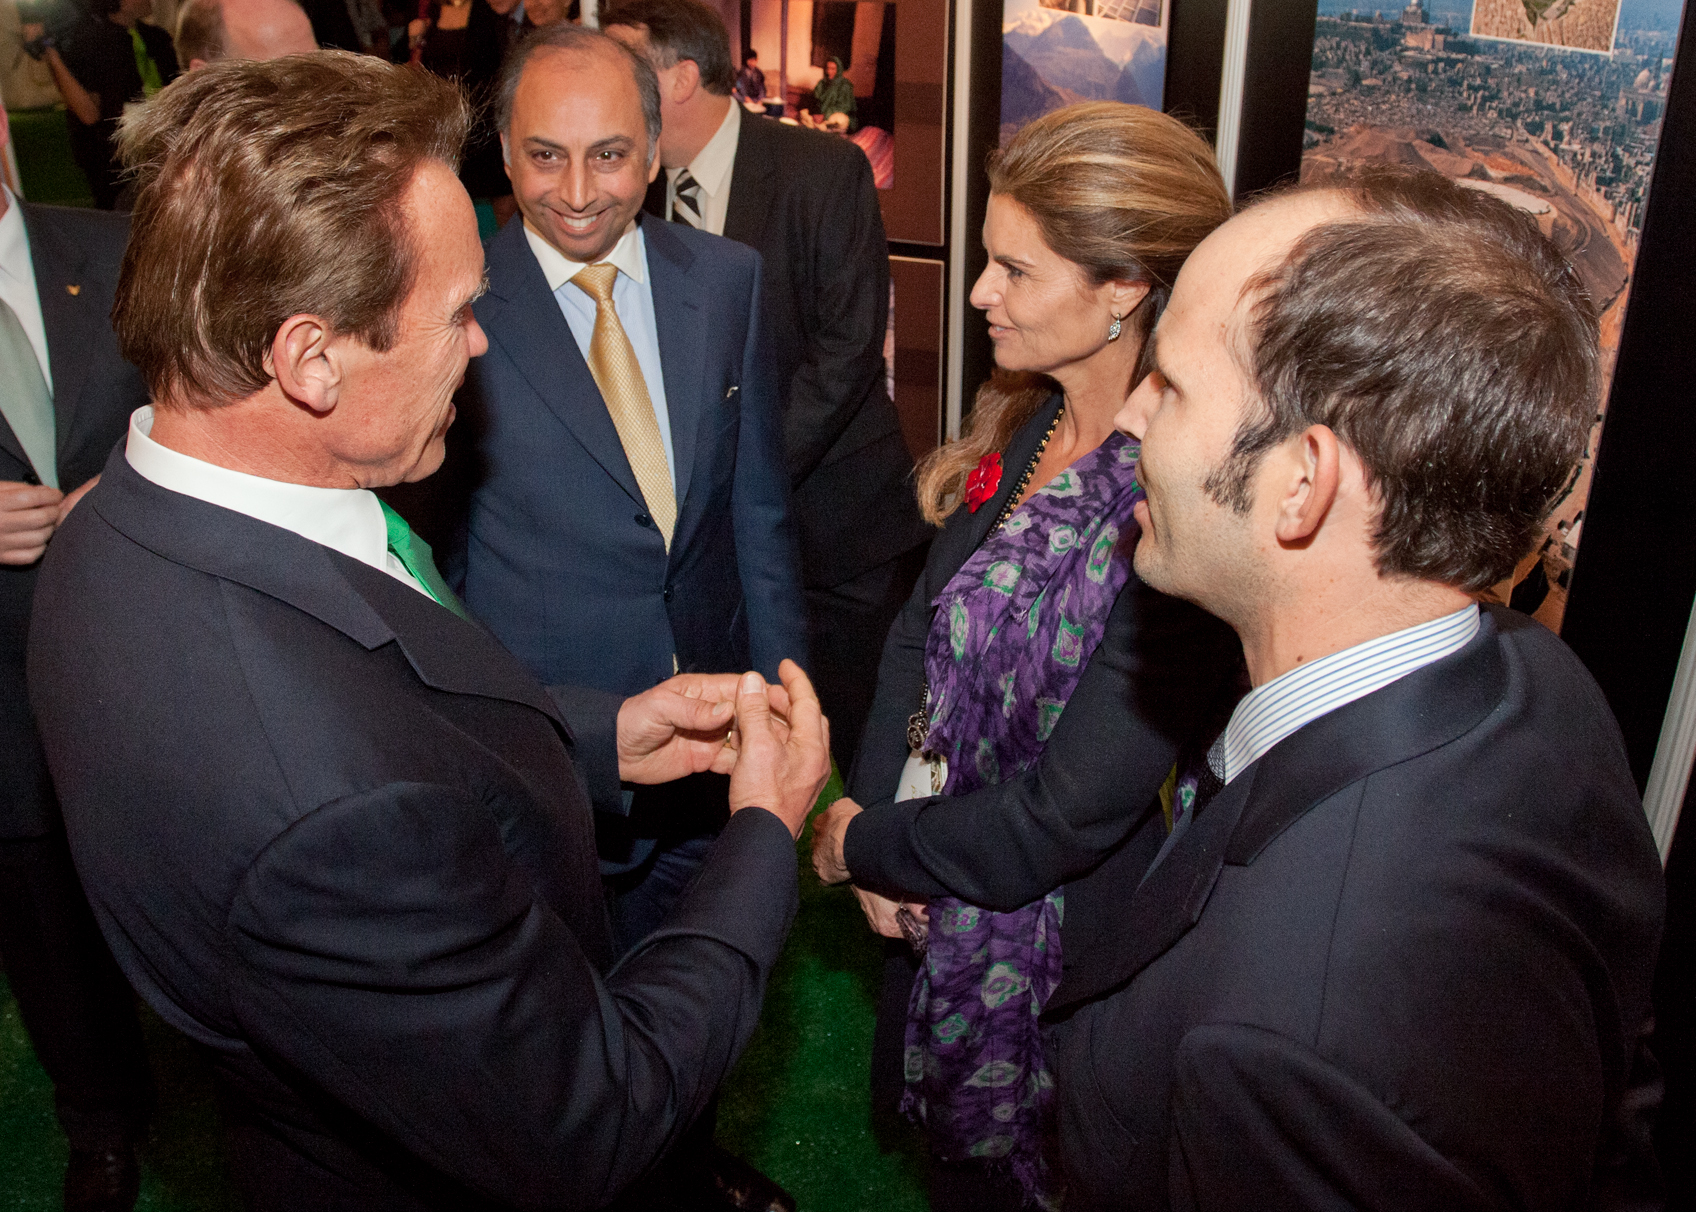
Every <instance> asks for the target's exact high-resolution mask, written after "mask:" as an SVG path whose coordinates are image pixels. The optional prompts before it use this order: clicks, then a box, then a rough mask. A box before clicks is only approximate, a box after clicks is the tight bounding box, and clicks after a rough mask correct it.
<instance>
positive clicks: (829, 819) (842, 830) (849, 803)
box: [813, 796, 861, 884]
mask: <svg viewBox="0 0 1696 1212" xmlns="http://www.w3.org/2000/svg"><path fill="white" fill-rule="evenodd" d="M860 812H861V808H860V806H859V805H858V804H856V803H855V802H854V801H853V800H851V799H849V798H848V797H847V796H843V797H842V798H841V799H839V800H837V801H836V802H835V803H834V804H832V805H831V806H830V807H828V808H826V809H825V810H824V811H823V812H821V813H819V814H818V815H817V816H815V817H814V818H813V870H814V871H816V872H817V873H818V877H819V883H821V884H841V883H846V882H847V880H848V863H847V860H846V859H844V858H843V856H842V843H843V839H844V838H846V837H847V836H848V822H849V821H851V820H853V819H854V818H855V817H857V816H859V815H860Z"/></svg>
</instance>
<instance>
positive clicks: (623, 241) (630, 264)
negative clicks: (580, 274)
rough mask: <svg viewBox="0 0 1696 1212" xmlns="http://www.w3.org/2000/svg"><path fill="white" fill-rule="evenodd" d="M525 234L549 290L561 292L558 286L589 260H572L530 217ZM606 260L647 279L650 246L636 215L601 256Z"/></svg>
mask: <svg viewBox="0 0 1696 1212" xmlns="http://www.w3.org/2000/svg"><path fill="white" fill-rule="evenodd" d="M524 238H525V239H526V240H528V241H529V242H530V251H531V252H532V253H533V254H535V257H536V264H538V265H540V266H541V267H542V276H543V277H544V278H546V279H547V280H548V292H549V293H550V294H557V293H559V288H560V287H562V286H564V285H565V284H566V283H567V282H569V281H571V279H573V278H575V277H576V276H577V271H578V270H580V269H582V268H583V266H584V265H585V264H586V262H583V261H573V260H572V259H571V258H570V257H568V256H566V255H565V254H564V253H562V252H560V250H559V249H557V248H555V247H554V246H553V245H552V244H549V243H548V242H547V240H545V239H544V238H543V237H542V236H541V234H540V233H539V232H537V231H536V229H535V228H534V227H531V226H530V221H529V220H528V219H526V220H525V221H524ZM602 260H604V261H605V262H606V263H608V264H611V265H616V266H617V267H618V272H619V273H621V274H623V275H624V276H625V277H627V278H629V279H631V280H632V281H635V282H646V281H647V280H648V246H647V244H646V242H644V240H643V239H642V224H641V222H640V221H638V220H636V219H632V220H631V221H630V226H629V227H627V228H625V229H624V234H623V235H622V236H620V237H619V238H618V243H617V244H614V245H613V246H612V251H611V252H610V253H608V254H607V255H606V256H605V257H604V258H602Z"/></svg>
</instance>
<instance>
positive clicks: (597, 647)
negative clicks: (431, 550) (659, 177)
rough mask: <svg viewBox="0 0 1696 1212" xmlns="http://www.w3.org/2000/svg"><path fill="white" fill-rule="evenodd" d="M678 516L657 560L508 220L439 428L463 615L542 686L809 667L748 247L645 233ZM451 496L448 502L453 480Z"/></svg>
mask: <svg viewBox="0 0 1696 1212" xmlns="http://www.w3.org/2000/svg"><path fill="white" fill-rule="evenodd" d="M643 231H644V234H645V236H646V240H647V250H648V253H647V255H648V269H649V272H650V274H651V275H652V277H651V281H652V287H653V296H654V317H655V319H656V321H657V322H658V327H659V342H660V365H661V371H662V373H663V375H664V378H665V395H666V406H667V409H668V411H669V412H670V416H671V435H672V446H673V450H674V451H675V455H676V461H677V469H676V487H677V500H678V518H677V527H676V532H675V534H674V535H673V539H672V544H671V551H670V553H669V556H668V553H667V551H666V548H665V544H664V542H663V541H662V540H661V538H660V533H659V531H658V530H657V529H655V527H654V525H653V523H652V522H651V521H650V520H649V519H648V516H647V509H646V505H645V504H644V502H643V499H642V494H641V491H640V490H639V489H638V488H637V486H636V477H635V475H634V473H632V471H631V470H630V462H629V460H628V459H627V458H626V457H625V454H624V447H623V446H622V445H621V444H620V442H619V438H618V432H617V430H616V429H614V428H613V423H612V417H611V416H610V415H609V414H608V412H607V408H606V403H605V402H604V401H603V400H602V398H601V394H600V391H599V389H598V388H597V387H596V386H595V381H594V378H593V377H592V376H591V375H590V373H589V367H588V364H587V363H586V362H585V361H584V360H583V355H582V354H581V353H580V352H579V351H578V348H577V344H576V342H575V341H574V340H573V339H572V335H571V329H570V328H569V327H568V326H567V324H566V322H565V317H564V316H562V315H561V314H560V310H559V304H558V303H557V302H556V301H555V300H554V298H553V295H552V294H551V293H550V292H549V290H548V285H547V280H546V279H545V278H544V276H543V274H542V268H541V266H540V265H538V264H537V262H536V257H535V254H533V253H532V252H531V251H530V247H529V242H528V241H527V240H526V239H525V237H524V226H523V224H522V223H520V222H513V223H509V224H508V225H507V226H506V229H505V230H503V231H502V232H501V233H500V234H498V235H496V236H494V237H493V238H492V239H491V240H490V241H489V243H488V245H487V250H486V255H487V258H488V272H489V291H488V293H487V294H486V295H484V296H483V298H482V299H480V300H479V301H478V302H477V304H476V305H475V312H476V316H477V320H478V322H479V323H480V324H481V325H482V326H483V330H484V332H486V333H487V334H488V337H489V352H488V353H487V354H485V355H484V356H483V357H481V358H478V359H476V360H475V361H473V362H472V364H471V366H470V369H469V370H468V371H467V373H466V379H465V386H464V387H463V389H462V390H461V391H460V394H459V400H458V403H459V409H460V414H459V419H458V421H457V422H456V424H455V426H454V428H453V429H452V430H451V431H450V434H449V442H450V446H452V447H453V454H452V456H451V457H452V458H453V460H454V465H453V467H452V468H451V469H450V471H449V480H450V483H451V482H453V481H454V480H456V479H457V482H458V485H459V488H458V493H459V495H461V498H462V500H463V505H462V506H461V519H460V522H459V524H458V525H457V526H455V527H454V528H453V530H452V532H451V536H452V537H450V538H449V540H448V542H447V543H446V548H447V550H446V551H444V552H443V556H444V559H443V568H444V572H445V574H446V576H447V578H448V580H449V582H450V583H451V584H452V585H453V586H454V588H455V589H457V590H458V591H459V592H460V594H461V596H462V597H463V598H464V599H465V603H466V605H467V606H468V607H469V608H470V610H471V612H472V613H473V614H474V615H476V616H477V618H478V619H480V620H482V622H483V623H485V624H486V625H487V626H488V627H489V629H490V630H491V631H493V632H494V633H495V635H496V636H498V637H499V638H500V640H501V641H502V643H504V644H505V645H506V646H507V647H508V648H509V649H511V650H512V652H513V653H514V654H515V655H516V656H517V657H518V659H519V660H521V661H522V662H524V664H525V665H526V666H528V667H529V669H530V671H531V672H532V673H533V674H535V675H536V676H537V677H538V678H540V679H541V680H542V681H543V682H544V683H549V684H552V683H558V682H567V683H573V684H577V685H583V686H590V687H594V688H597V689H600V690H604V691H608V692H610V693H614V694H621V695H622V694H633V693H638V692H640V691H642V690H646V689H647V688H648V687H650V686H652V685H654V684H655V683H657V682H660V681H663V680H664V679H665V678H668V677H670V676H671V674H672V663H671V661H672V655H673V654H674V653H675V654H676V656H677V661H678V666H679V668H680V669H682V670H684V671H685V672H688V671H726V670H734V669H747V668H755V669H758V670H760V671H761V672H762V673H764V674H765V675H766V676H767V677H768V678H774V677H776V675H777V664H778V662H779V661H780V660H782V659H783V658H784V657H792V658H794V659H795V660H797V661H799V662H801V663H802V664H803V665H804V664H805V663H806V655H807V649H806V643H807V629H806V616H805V613H804V609H803V606H802V599H801V588H800V576H799V572H798V560H797V555H796V549H795V539H794V534H793V531H792V527H791V524H790V515H789V488H788V472H787V470H786V465H785V462H784V456H783V443H782V431H781V428H780V422H779V418H778V411H777V392H776V384H775V383H774V381H773V379H772V376H771V371H770V359H769V358H767V357H766V356H765V354H764V343H763V341H762V339H761V337H760V332H759V323H758V320H759V314H758V307H757V300H758V299H759V297H760V293H759V283H760V260H759V256H758V254H756V253H754V252H753V251H752V250H750V249H747V248H744V247H743V246H741V245H739V244H736V243H733V242H732V241H729V240H723V239H720V238H718V237H717V236H710V235H707V234H705V233H702V232H697V231H694V230H692V229H687V228H683V227H680V226H679V225H677V224H667V223H661V222H655V221H646V222H644V224H643ZM449 491H454V490H453V489H452V488H450V489H449Z"/></svg>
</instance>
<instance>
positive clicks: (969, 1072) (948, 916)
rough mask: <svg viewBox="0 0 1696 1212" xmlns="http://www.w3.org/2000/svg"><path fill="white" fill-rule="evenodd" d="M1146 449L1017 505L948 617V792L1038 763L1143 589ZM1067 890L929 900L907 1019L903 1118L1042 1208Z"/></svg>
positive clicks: (947, 606)
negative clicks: (1133, 560)
mask: <svg viewBox="0 0 1696 1212" xmlns="http://www.w3.org/2000/svg"><path fill="white" fill-rule="evenodd" d="M1138 450H1139V447H1138V445H1137V443H1135V442H1132V441H1130V440H1129V439H1127V438H1125V437H1123V436H1121V435H1119V434H1113V435H1111V436H1110V437H1109V438H1108V439H1107V440H1106V441H1105V442H1103V443H1102V444H1101V446H1100V447H1098V448H1097V449H1096V450H1094V451H1091V452H1090V453H1089V454H1087V455H1085V456H1084V457H1083V458H1081V459H1079V460H1078V461H1077V462H1075V463H1073V464H1072V466H1071V467H1069V468H1067V469H1066V470H1065V471H1063V472H1061V473H1060V474H1059V475H1058V476H1056V477H1055V478H1054V479H1053V481H1052V482H1050V483H1049V484H1048V485H1047V486H1045V487H1043V488H1042V489H1040V490H1038V491H1037V493H1036V494H1035V495H1034V496H1032V497H1031V499H1030V500H1029V501H1027V502H1025V503H1024V504H1023V505H1021V506H1020V507H1019V508H1018V509H1016V510H1014V511H1013V513H1012V515H1011V516H1010V517H1008V519H1007V521H1006V522H1005V523H1004V524H1003V525H1002V527H1001V528H1000V529H999V530H998V531H995V532H993V533H991V534H990V536H989V537H988V538H987V539H985V540H984V543H983V545H982V546H981V547H979V548H978V550H977V551H976V553H974V554H973V555H972V557H971V558H970V559H969V560H967V561H966V562H965V564H964V565H962V566H961V568H960V571H959V572H957V573H956V574H955V575H954V578H953V579H952V580H951V581H949V582H948V585H947V587H946V588H945V589H943V591H942V593H941V595H940V596H938V597H937V599H936V601H935V602H934V603H933V605H934V606H935V608H936V613H935V615H934V621H933V623H932V626H931V631H930V638H929V641H928V643H927V644H926V647H925V672H926V675H927V677H928V680H929V686H930V701H929V710H930V734H929V738H928V741H927V743H926V749H927V750H928V751H929V752H931V753H937V754H941V755H943V756H945V757H946V758H947V759H948V782H947V784H946V786H945V787H944V788H943V791H944V794H947V795H964V794H966V793H967V792H970V791H973V790H976V789H977V788H979V787H982V786H985V785H986V784H989V783H999V782H1001V781H1002V780H1004V779H1008V778H1013V777H1015V776H1016V775H1017V774H1018V773H1019V772H1020V771H1023V770H1025V769H1027V768H1029V767H1030V766H1031V765H1033V764H1034V763H1035V762H1036V760H1037V758H1038V756H1039V755H1040V754H1041V753H1042V749H1043V746H1044V745H1045V744H1047V742H1048V737H1049V735H1050V734H1051V733H1052V732H1053V731H1054V725H1055V722H1056V721H1058V720H1059V718H1060V713H1061V712H1062V711H1063V710H1064V709H1065V707H1066V701H1067V700H1068V699H1069V698H1071V696H1072V690H1073V689H1074V688H1075V687H1076V686H1077V684H1078V677H1079V676H1080V675H1081V674H1082V672H1083V669H1084V666H1085V665H1087V664H1089V659H1090V657H1091V656H1092V655H1093V654H1094V652H1095V649H1096V645H1098V644H1099V643H1100V642H1101V635H1102V632H1103V631H1104V630H1105V629H1106V625H1107V615H1108V613H1109V612H1110V611H1111V610H1112V608H1113V600H1114V599H1115V598H1117V597H1118V596H1119V590H1120V589H1121V588H1122V587H1123V586H1124V584H1125V581H1126V579H1127V578H1128V577H1129V576H1130V554H1129V553H1130V544H1129V543H1125V542H1123V540H1124V539H1126V538H1130V537H1134V536H1135V534H1136V521H1135V519H1134V518H1133V517H1132V516H1131V509H1132V507H1133V506H1134V505H1135V504H1136V502H1137V501H1139V500H1141V499H1142V496H1143V491H1142V486H1141V485H1140V484H1138V483H1137V477H1136V469H1137V468H1136V464H1137V454H1138ZM1062 908H1063V901H1062V895H1061V890H1060V889H1056V890H1055V891H1053V892H1051V893H1050V894H1049V895H1048V896H1046V897H1044V898H1043V899H1042V900H1040V901H1036V902H1033V903H1032V904H1029V905H1026V906H1025V907H1024V908H1023V909H1018V910H1015V911H1014V912H1012V913H993V912H991V911H989V910H987V909H980V908H978V907H977V906H975V905H968V904H966V903H965V902H963V901H958V900H954V899H952V898H947V897H944V898H940V899H937V900H933V901H931V902H930V905H929V910H930V945H929V949H928V950H927V952H926V955H925V961H924V964H923V966H922V967H921V968H920V970H919V975H918V979H917V980H916V981H915V982H914V985H913V996H912V1000H911V1002H910V1004H909V1006H908V1011H907V1037H906V1061H905V1064H906V1079H907V1089H906V1094H905V1096H904V1097H903V1099H902V1104H901V1105H902V1107H903V1109H905V1110H907V1111H908V1112H909V1113H910V1114H912V1115H913V1116H914V1117H915V1118H916V1119H918V1120H919V1121H921V1122H922V1123H923V1124H924V1125H925V1127H926V1128H927V1129H928V1131H929V1135H930V1141H931V1147H932V1149H933V1150H934V1151H935V1153H936V1154H937V1156H939V1157H941V1158H943V1159H944V1160H949V1161H957V1160H961V1159H963V1158H969V1157H976V1158H983V1159H985V1160H986V1161H989V1162H991V1163H993V1164H995V1165H998V1166H1005V1167H1007V1168H1008V1169H1009V1170H1011V1172H1012V1173H1013V1175H1014V1177H1015V1178H1016V1179H1017V1180H1018V1181H1019V1183H1020V1185H1021V1186H1022V1187H1023V1188H1024V1190H1025V1192H1026V1194H1027V1195H1028V1196H1029V1197H1030V1198H1031V1199H1032V1200H1034V1201H1035V1202H1037V1203H1039V1204H1041V1205H1043V1206H1053V1202H1054V1196H1053V1193H1052V1184H1051V1182H1050V1181H1049V1178H1048V1174H1049V1170H1048V1165H1047V1161H1046V1158H1045V1153H1046V1150H1047V1144H1046V1142H1047V1141H1048V1140H1049V1138H1050V1135H1051V1132H1050V1123H1051V1119H1052V1104H1053V1086H1054V1082H1053V1079H1052V1078H1051V1077H1050V1075H1049V1072H1048V1067H1047V1064H1046V1063H1045V1061H1044V1059H1043V1053H1042V1041H1041V1038H1040V1036H1039V1035H1038V1033H1037V1015H1038V1014H1039V1013H1041V1011H1042V1006H1043V1003H1044V1002H1046V1001H1047V1000H1048V996H1049V995H1050V994H1051V993H1053V992H1054V987H1055V986H1056V985H1057V984H1059V982H1060V918H1061V912H1062Z"/></svg>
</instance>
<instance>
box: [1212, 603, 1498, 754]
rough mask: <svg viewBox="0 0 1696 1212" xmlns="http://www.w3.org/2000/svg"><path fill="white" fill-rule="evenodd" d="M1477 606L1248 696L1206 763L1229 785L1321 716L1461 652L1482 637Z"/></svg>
mask: <svg viewBox="0 0 1696 1212" xmlns="http://www.w3.org/2000/svg"><path fill="white" fill-rule="evenodd" d="M1478 628H1479V616H1478V607H1477V606H1470V605H1469V606H1464V607H1462V608H1461V609H1460V610H1457V611H1455V612H1454V613H1453V614H1447V615H1444V616H1443V617H1442V618H1438V619H1432V620H1430V621H1429V622H1426V623H1420V624H1419V625H1417V626H1415V627H1408V628H1405V629H1403V630H1401V631H1396V632H1391V633H1390V634H1389V635H1384V636H1379V637H1378V638H1377V639H1375V640H1367V641H1366V642H1365V643H1362V644H1356V645H1355V646H1354V647H1352V648H1345V649H1343V650H1342V651H1341V652H1334V653H1332V654H1331V655H1330V656H1326V657H1320V658H1319V659H1318V660H1316V661H1310V662H1308V663H1307V664H1305V665H1297V666H1296V667H1295V668H1294V669H1292V670H1290V671H1289V672H1288V673H1284V674H1280V675H1279V676H1278V677H1275V678H1273V679H1272V680H1271V681H1270V682H1267V683H1265V684H1264V685H1260V686H1256V687H1255V688H1254V689H1253V690H1251V691H1249V693H1248V694H1247V695H1245V696H1244V697H1243V701H1242V702H1240V703H1238V704H1237V708H1236V710H1235V711H1233V712H1232V713H1231V722H1230V723H1229V724H1227V725H1226V726H1225V731H1224V732H1223V733H1222V734H1221V735H1220V737H1219V739H1218V740H1217V741H1215V742H1214V744H1213V747H1212V748H1211V749H1209V750H1208V753H1207V764H1208V765H1209V766H1211V767H1213V773H1214V774H1216V775H1218V776H1219V777H1220V778H1221V779H1222V780H1224V781H1225V782H1227V783H1229V782H1230V781H1231V780H1232V779H1234V778H1236V777H1237V775H1239V774H1241V773H1242V772H1243V771H1244V770H1246V769H1248V767H1249V766H1251V765H1253V764H1254V763H1255V762H1256V761H1258V760H1259V759H1260V757H1261V755H1262V754H1264V753H1265V752H1266V751H1267V750H1268V749H1270V748H1272V746H1274V745H1276V744H1277V743H1278V742H1279V741H1281V740H1283V739H1284V738H1285V737H1287V736H1289V735H1290V734H1291V733H1293V732H1295V731H1296V730H1297V729H1298V728H1301V727H1302V726H1304V725H1306V724H1310V723H1312V722H1313V721H1314V720H1316V719H1318V718H1319V717H1320V716H1322V715H1326V714H1329V713H1330V712H1333V711H1335V710H1337V709H1338V708H1339V707H1343V706H1346V705H1347V704H1349V703H1352V702H1354V701H1355V700H1356V699H1362V698H1365V697H1366V696H1367V695H1369V694H1371V693H1373V692H1374V691H1376V690H1382V689H1383V688H1384V687H1386V686H1388V685H1389V684H1390V683H1391V682H1394V681H1396V680H1398V679H1400V678H1404V677H1406V676H1407V675H1408V674H1410V673H1412V672H1414V670H1416V669H1420V668H1423V667H1424V666H1426V665H1429V664H1431V663H1432V662H1433V661H1440V660H1442V659H1443V658H1444V657H1446V656H1448V655H1449V654H1451V653H1454V652H1458V651H1459V650H1460V649H1462V648H1464V647H1466V645H1467V644H1468V643H1470V642H1471V641H1472V638H1473V637H1474V636H1476V635H1477V634H1478Z"/></svg>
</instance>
